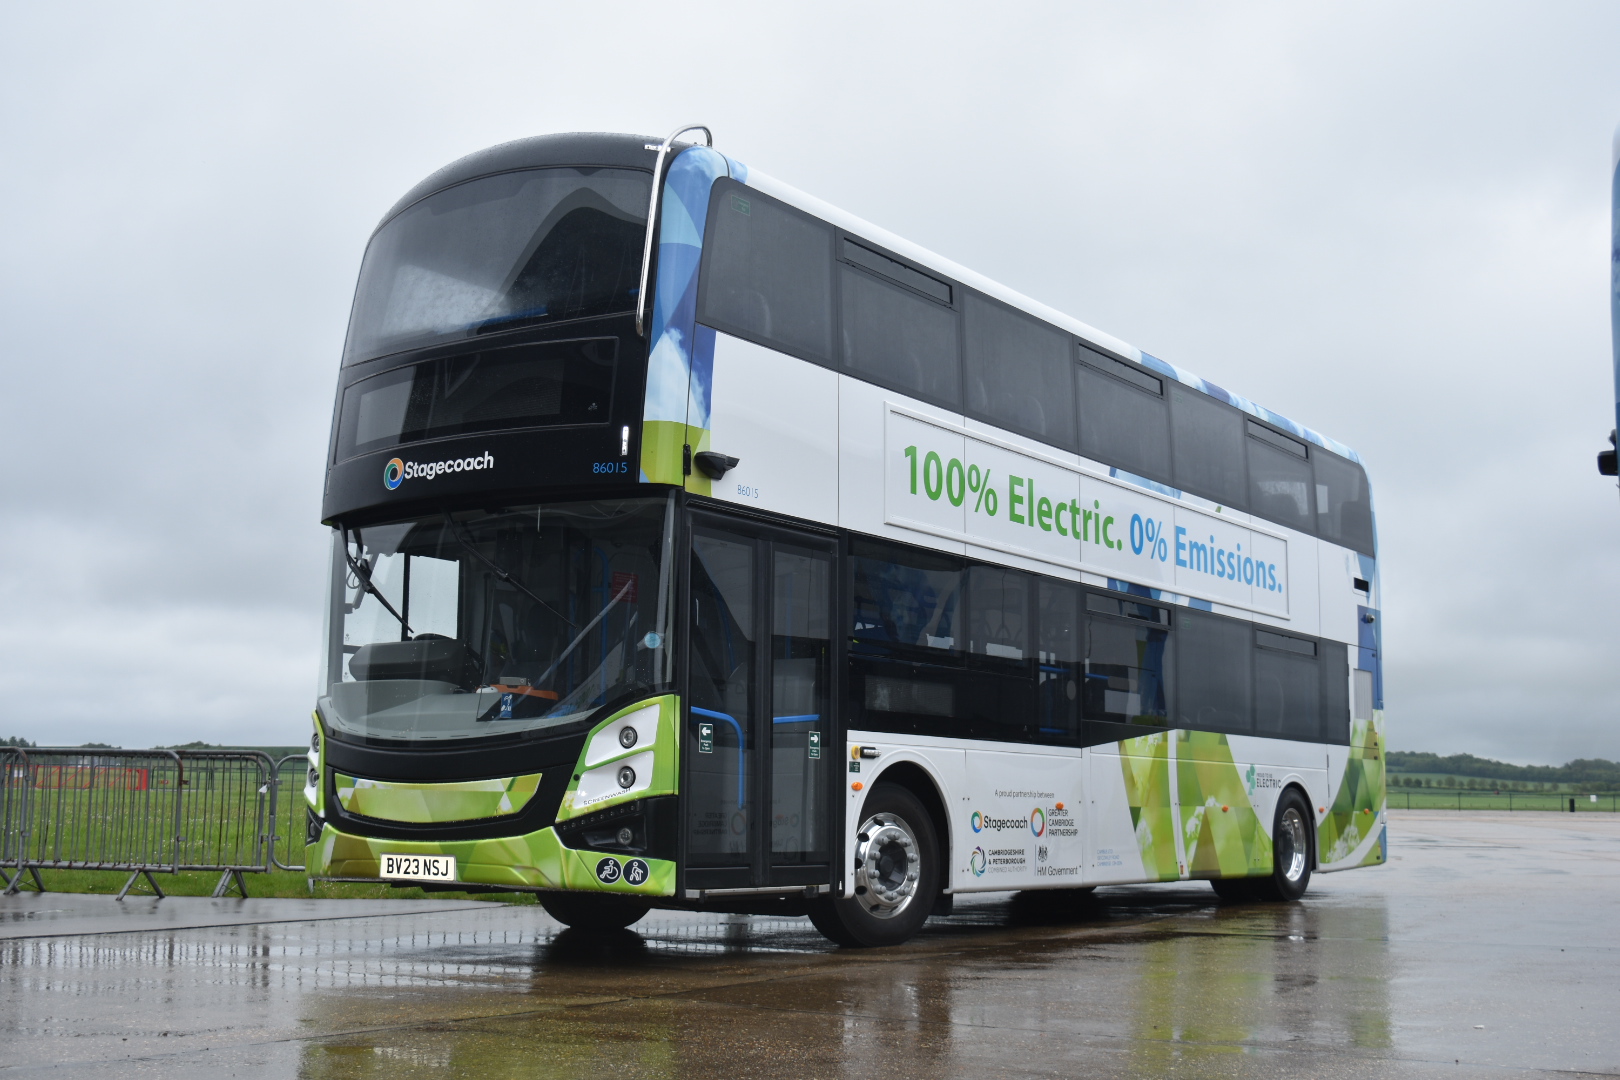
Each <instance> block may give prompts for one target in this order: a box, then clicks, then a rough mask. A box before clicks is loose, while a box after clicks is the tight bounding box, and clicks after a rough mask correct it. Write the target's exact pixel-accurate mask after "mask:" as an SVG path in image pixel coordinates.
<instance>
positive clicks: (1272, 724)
mask: <svg viewBox="0 0 1620 1080" xmlns="http://www.w3.org/2000/svg"><path fill="white" fill-rule="evenodd" d="M1255 639H1256V645H1257V646H1258V647H1257V648H1256V649H1255V651H1254V721H1255V723H1254V733H1255V734H1256V735H1270V736H1273V737H1276V738H1285V739H1288V738H1297V739H1315V738H1317V737H1318V735H1319V733H1320V732H1321V729H1322V682H1321V677H1322V676H1321V671H1320V669H1319V667H1318V665H1317V662H1316V656H1315V652H1316V644H1315V642H1310V641H1302V640H1300V639H1298V638H1289V637H1286V636H1284V635H1281V634H1267V633H1264V632H1258V633H1256V635H1255ZM1279 646H1280V647H1279ZM1307 647H1308V649H1309V655H1307V654H1306V650H1307Z"/></svg>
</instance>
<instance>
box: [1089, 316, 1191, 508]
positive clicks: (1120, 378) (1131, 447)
mask: <svg viewBox="0 0 1620 1080" xmlns="http://www.w3.org/2000/svg"><path fill="white" fill-rule="evenodd" d="M1079 348H1080V359H1081V360H1082V361H1084V363H1081V364H1079V365H1077V366H1076V367H1075V377H1076V389H1077V391H1078V393H1079V398H1080V410H1079V411H1080V452H1081V453H1082V454H1085V455H1086V456H1087V457H1090V458H1095V459H1096V460H1098V461H1102V462H1106V463H1107V464H1109V465H1113V466H1116V467H1118V468H1121V469H1124V470H1125V471H1126V472H1130V473H1135V474H1136V475H1137V476H1146V477H1149V478H1151V479H1154V480H1161V481H1168V480H1169V479H1170V412H1169V408H1168V407H1167V406H1166V404H1165V400H1164V384H1163V382H1162V381H1161V380H1159V379H1157V378H1154V377H1153V376H1152V375H1149V374H1148V373H1147V372H1145V371H1142V370H1141V369H1139V368H1137V367H1135V366H1133V365H1131V364H1127V363H1125V362H1124V361H1122V360H1116V359H1114V358H1113V357H1111V356H1104V355H1103V354H1102V353H1099V352H1094V351H1092V350H1091V349H1088V348H1086V347H1085V346H1084V345H1082V346H1080V347H1079ZM1104 372H1106V373H1107V374H1104Z"/></svg>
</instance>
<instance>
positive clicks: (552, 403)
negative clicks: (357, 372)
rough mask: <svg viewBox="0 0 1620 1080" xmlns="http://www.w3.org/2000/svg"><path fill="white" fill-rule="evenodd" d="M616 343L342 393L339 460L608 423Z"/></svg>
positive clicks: (453, 363) (481, 356)
mask: <svg viewBox="0 0 1620 1080" xmlns="http://www.w3.org/2000/svg"><path fill="white" fill-rule="evenodd" d="M617 347H618V342H617V340H615V339H614V338H595V339H591V340H587V341H556V342H547V343H545V344H541V345H518V346H514V347H512V348H510V349H492V350H490V351H488V352H481V353H471V354H468V355H463V356H451V357H445V358H443V359H439V360H429V361H427V362H426V363H422V364H412V365H411V366H409V367H403V368H396V369H394V370H393V371H387V372H384V373H383V374H381V375H374V376H372V377H371V378H369V379H362V380H361V381H359V382H357V383H355V384H354V385H352V386H350V387H348V388H347V389H345V390H344V391H343V406H342V408H343V411H342V415H341V417H340V419H339V421H338V448H337V458H338V460H339V461H342V460H343V459H345V458H348V457H352V456H354V455H355V454H364V453H368V452H370V451H372V450H380V449H383V448H385V447H389V446H397V445H399V444H401V443H410V442H418V441H420V440H423V439H436V438H440V437H442V436H446V435H463V434H467V433H470V432H475V431H496V430H499V429H502V428H517V427H536V426H540V425H548V424H603V423H607V420H608V413H609V412H610V411H611V406H612V403H613V361H614V354H615V351H616V349H617Z"/></svg>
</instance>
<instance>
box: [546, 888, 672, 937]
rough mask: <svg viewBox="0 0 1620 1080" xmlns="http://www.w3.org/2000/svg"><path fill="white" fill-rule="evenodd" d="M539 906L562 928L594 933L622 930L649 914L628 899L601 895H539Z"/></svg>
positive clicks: (641, 904) (646, 907) (648, 906)
mask: <svg viewBox="0 0 1620 1080" xmlns="http://www.w3.org/2000/svg"><path fill="white" fill-rule="evenodd" d="M540 906H541V907H543V908H545V909H546V914H547V915H550V916H551V917H552V918H553V919H556V920H557V921H558V922H560V923H562V924H563V925H564V926H572V927H573V928H574V929H575V930H597V931H602V930H623V929H624V928H625V927H627V926H629V925H630V924H631V923H633V922H636V921H637V920H638V919H640V918H641V917H642V916H643V915H645V914H647V912H649V911H651V910H652V905H651V904H647V903H644V902H642V901H640V900H635V899H632V898H630V897H628V896H611V895H603V894H600V893H541V894H540Z"/></svg>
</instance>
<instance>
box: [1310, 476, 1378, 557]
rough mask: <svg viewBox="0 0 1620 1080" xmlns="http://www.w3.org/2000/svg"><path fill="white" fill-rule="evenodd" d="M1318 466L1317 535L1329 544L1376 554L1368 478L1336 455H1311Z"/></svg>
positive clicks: (1367, 553)
mask: <svg viewBox="0 0 1620 1080" xmlns="http://www.w3.org/2000/svg"><path fill="white" fill-rule="evenodd" d="M1312 456H1313V457H1314V458H1315V465H1316V521H1317V531H1318V532H1319V533H1320V534H1321V535H1322V537H1323V538H1324V539H1326V540H1332V541H1334V542H1335V543H1340V544H1343V545H1344V546H1345V547H1349V548H1355V549H1356V550H1357V551H1359V552H1361V553H1362V554H1364V555H1371V554H1373V524H1372V503H1371V501H1370V500H1369V499H1368V497H1367V476H1366V474H1365V473H1363V472H1362V471H1361V467H1360V466H1359V465H1357V464H1356V463H1355V462H1353V461H1346V460H1345V459H1344V458H1342V457H1339V456H1338V455H1337V454H1327V453H1317V454H1314V455H1312Z"/></svg>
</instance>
